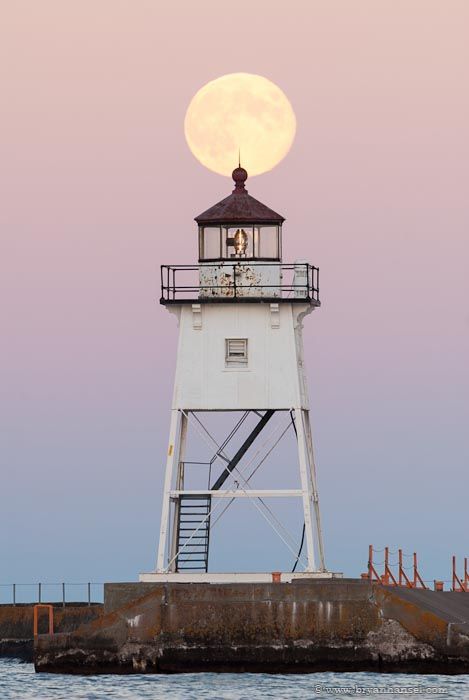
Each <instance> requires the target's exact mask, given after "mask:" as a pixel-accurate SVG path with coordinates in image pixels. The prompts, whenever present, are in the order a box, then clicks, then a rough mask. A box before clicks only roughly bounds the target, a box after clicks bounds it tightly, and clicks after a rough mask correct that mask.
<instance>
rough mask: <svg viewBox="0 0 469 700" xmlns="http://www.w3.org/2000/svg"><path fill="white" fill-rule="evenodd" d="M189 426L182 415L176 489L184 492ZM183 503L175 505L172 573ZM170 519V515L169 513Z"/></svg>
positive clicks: (171, 558) (171, 555)
mask: <svg viewBox="0 0 469 700" xmlns="http://www.w3.org/2000/svg"><path fill="white" fill-rule="evenodd" d="M187 426H188V417H187V414H186V413H184V412H182V413H181V428H180V433H179V449H178V455H177V473H176V489H177V490H178V491H182V490H183V488H184V459H185V454H186V443H187ZM180 506H181V501H180V499H178V500H177V501H176V502H175V503H174V510H173V527H172V536H171V553H170V556H169V561H170V562H171V565H170V570H171V571H172V572H174V571H176V554H177V548H178V535H179V512H180ZM168 517H170V514H169V513H168Z"/></svg>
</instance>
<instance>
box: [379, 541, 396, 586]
mask: <svg viewBox="0 0 469 700" xmlns="http://www.w3.org/2000/svg"><path fill="white" fill-rule="evenodd" d="M389 579H391V581H392V582H393V585H394V586H397V585H398V584H397V581H396V579H395V578H394V574H393V573H392V571H391V567H390V566H389V547H385V548H384V576H383V583H384V584H385V585H386V586H389V585H390V584H389Z"/></svg>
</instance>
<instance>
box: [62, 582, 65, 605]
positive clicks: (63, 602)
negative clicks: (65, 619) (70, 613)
mask: <svg viewBox="0 0 469 700" xmlns="http://www.w3.org/2000/svg"><path fill="white" fill-rule="evenodd" d="M62 607H63V608H64V607H65V583H62Z"/></svg>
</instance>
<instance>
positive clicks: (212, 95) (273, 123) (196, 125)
mask: <svg viewBox="0 0 469 700" xmlns="http://www.w3.org/2000/svg"><path fill="white" fill-rule="evenodd" d="M295 132H296V118H295V113H294V111H293V108H292V106H291V104H290V101H289V100H288V98H287V97H286V95H285V93H284V92H283V91H282V90H281V89H280V88H279V87H278V85H275V83H273V82H271V81H270V80H268V79H267V78H264V77H263V76H261V75H254V74H252V73H230V74H228V75H223V76H221V77H220V78H217V79H216V80H212V81H210V82H209V83H207V84H206V85H204V86H203V87H202V88H200V90H198V92H196V94H195V95H194V97H193V98H192V100H191V102H190V104H189V107H188V109H187V112H186V117H185V120H184V133H185V136H186V141H187V143H188V146H189V148H190V150H191V151H192V153H193V155H194V156H195V157H196V158H197V160H198V161H200V163H202V165H205V167H206V168H208V169H209V170H212V171H213V172H215V173H218V174H220V175H230V174H231V172H232V170H233V168H234V167H236V166H237V165H238V153H240V155H241V165H242V166H243V168H246V170H247V171H248V173H249V175H250V176H251V175H260V174H261V173H265V172H267V171H268V170H272V168H274V167H275V166H276V165H277V164H278V163H280V161H281V160H282V159H283V158H285V156H286V155H287V153H288V151H289V150H290V147H291V145H292V143H293V140H294V138H295Z"/></svg>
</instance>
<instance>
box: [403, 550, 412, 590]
mask: <svg viewBox="0 0 469 700" xmlns="http://www.w3.org/2000/svg"><path fill="white" fill-rule="evenodd" d="M404 581H405V585H406V587H407V588H413V587H414V584H413V583H412V581H410V580H409V577H408V576H407V574H406V572H405V571H404V564H403V563H402V549H400V550H399V585H400V586H403V585H404V583H403V582H404Z"/></svg>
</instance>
